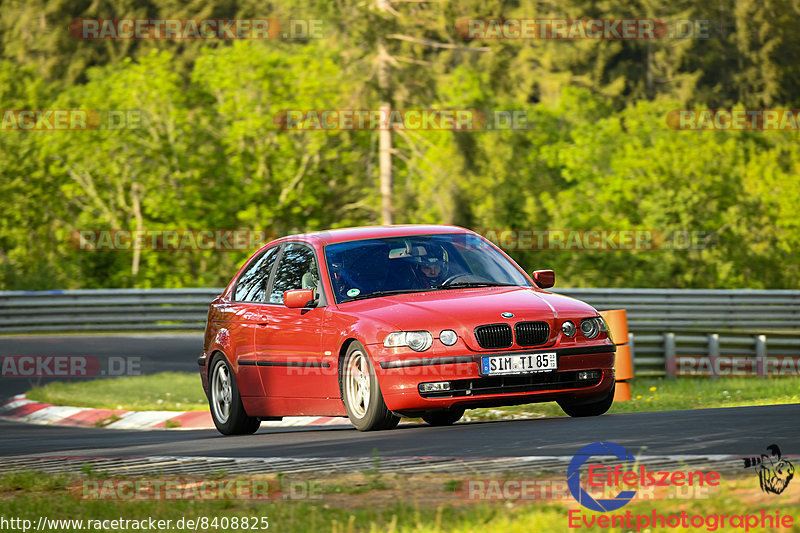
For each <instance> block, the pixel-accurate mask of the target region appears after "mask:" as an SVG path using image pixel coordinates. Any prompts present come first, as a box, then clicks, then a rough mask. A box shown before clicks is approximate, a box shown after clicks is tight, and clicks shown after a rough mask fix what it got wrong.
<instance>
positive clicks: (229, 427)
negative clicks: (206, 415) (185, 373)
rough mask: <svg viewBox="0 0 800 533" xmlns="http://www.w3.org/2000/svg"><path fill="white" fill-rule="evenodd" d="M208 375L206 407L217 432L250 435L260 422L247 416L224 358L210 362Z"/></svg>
mask: <svg viewBox="0 0 800 533" xmlns="http://www.w3.org/2000/svg"><path fill="white" fill-rule="evenodd" d="M209 368H210V370H209V373H208V407H209V409H210V410H211V418H212V419H213V420H214V425H215V426H216V427H217V430H218V431H219V432H220V433H222V434H223V435H250V434H252V433H255V432H256V431H257V430H258V428H259V426H260V425H261V420H259V419H258V418H256V417H252V416H247V413H246V412H245V410H244V406H243V405H242V397H241V396H240V395H239V386H238V385H237V384H236V378H235V377H234V375H233V371H232V370H231V366H230V365H229V364H228V361H227V359H225V357H224V356H222V355H218V356H216V357H215V358H214V360H213V361H211V366H210V367H209Z"/></svg>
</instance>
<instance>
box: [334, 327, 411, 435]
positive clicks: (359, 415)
mask: <svg viewBox="0 0 800 533" xmlns="http://www.w3.org/2000/svg"><path fill="white" fill-rule="evenodd" d="M341 370H342V401H343V402H344V407H345V409H346V410H347V416H348V417H349V418H350V422H352V424H353V425H354V426H355V427H356V429H357V430H359V431H374V430H381V429H392V428H393V427H395V426H397V423H398V422H400V417H399V416H397V415H395V414H393V413H392V412H391V411H389V409H388V408H387V407H386V403H384V401H383V394H381V388H380V386H379V385H378V378H377V377H376V376H375V368H374V367H373V366H372V360H371V359H370V357H369V354H368V353H367V350H366V349H365V348H364V345H362V344H361V343H360V342H353V343H351V344H350V346H349V347H348V349H347V355H346V356H345V358H344V364H343V365H342V369H341ZM365 396H366V397H365Z"/></svg>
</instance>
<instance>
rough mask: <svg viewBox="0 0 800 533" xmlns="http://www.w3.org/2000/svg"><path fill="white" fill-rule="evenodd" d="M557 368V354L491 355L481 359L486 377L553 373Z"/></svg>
mask: <svg viewBox="0 0 800 533" xmlns="http://www.w3.org/2000/svg"><path fill="white" fill-rule="evenodd" d="M557 368H558V359H557V358H556V354H555V353H533V354H516V355H491V356H487V357H483V358H482V359H481V369H482V374H483V375H485V376H500V375H505V374H528V373H531V372H552V371H554V370H556V369H557Z"/></svg>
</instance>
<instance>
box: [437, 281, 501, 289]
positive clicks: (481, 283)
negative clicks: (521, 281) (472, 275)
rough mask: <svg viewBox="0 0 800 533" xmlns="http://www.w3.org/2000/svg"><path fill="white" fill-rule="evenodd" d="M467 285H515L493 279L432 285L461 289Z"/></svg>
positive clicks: (440, 287)
mask: <svg viewBox="0 0 800 533" xmlns="http://www.w3.org/2000/svg"><path fill="white" fill-rule="evenodd" d="M469 287H516V285H514V284H513V283H498V282H494V281H462V282H461V283H450V284H449V285H439V286H438V287H433V289H434V290H447V289H463V288H469Z"/></svg>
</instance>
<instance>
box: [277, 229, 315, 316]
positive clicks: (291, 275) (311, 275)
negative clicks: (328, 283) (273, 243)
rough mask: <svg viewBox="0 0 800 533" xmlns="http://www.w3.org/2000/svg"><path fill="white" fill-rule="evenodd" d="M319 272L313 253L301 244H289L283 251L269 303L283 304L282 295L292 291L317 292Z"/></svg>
mask: <svg viewBox="0 0 800 533" xmlns="http://www.w3.org/2000/svg"><path fill="white" fill-rule="evenodd" d="M318 283H319V270H318V268H317V260H316V259H315V258H314V251H313V250H312V249H311V248H309V247H308V246H304V245H302V244H289V245H288V246H286V248H285V249H284V251H283V255H282V256H281V260H280V262H279V263H278V269H277V270H276V271H275V280H274V281H273V282H272V293H271V294H270V297H269V302H270V303H273V304H281V303H283V293H284V292H285V291H290V290H293V289H314V290H315V291H316V290H318Z"/></svg>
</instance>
